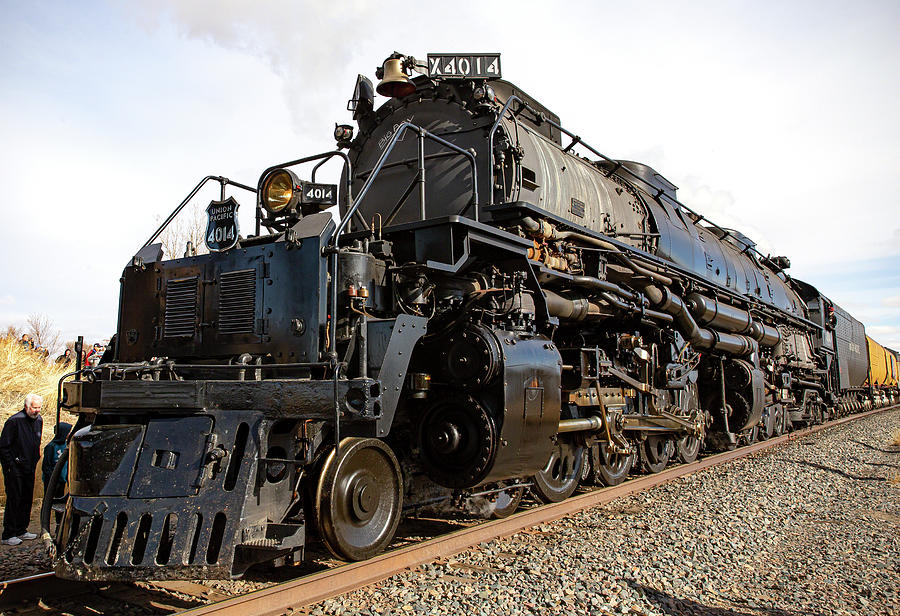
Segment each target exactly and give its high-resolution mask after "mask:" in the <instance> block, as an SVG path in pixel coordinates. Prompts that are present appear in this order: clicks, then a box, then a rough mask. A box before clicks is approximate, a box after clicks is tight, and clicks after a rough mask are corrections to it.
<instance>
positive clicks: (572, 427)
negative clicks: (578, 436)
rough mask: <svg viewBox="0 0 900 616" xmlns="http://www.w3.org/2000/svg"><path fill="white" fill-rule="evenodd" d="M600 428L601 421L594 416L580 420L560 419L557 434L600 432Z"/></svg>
mask: <svg viewBox="0 0 900 616" xmlns="http://www.w3.org/2000/svg"><path fill="white" fill-rule="evenodd" d="M602 428H603V420H602V419H600V418H599V417H597V416H596V415H591V416H590V417H584V418H582V419H561V420H560V421H559V428H557V432H559V433H563V432H583V431H585V430H601V429H602Z"/></svg>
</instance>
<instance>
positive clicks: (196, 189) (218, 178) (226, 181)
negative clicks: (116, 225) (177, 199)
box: [141, 175, 259, 248]
mask: <svg viewBox="0 0 900 616" xmlns="http://www.w3.org/2000/svg"><path fill="white" fill-rule="evenodd" d="M210 180H215V181H217V182H218V183H219V184H220V185H221V187H222V192H221V196H222V201H224V200H225V186H226V185H231V186H236V187H237V188H243V189H244V190H247V191H250V192H252V193H255V192H256V189H254V188H251V187H249V186H247V185H245V184H241V183H240V182H235V181H234V180H229V179H228V178H226V177H223V176H221V175H208V176H206V177H205V178H203V179H202V180H200V182H199V183H198V184H197V185H196V186H194V190H192V191H191V192H190V193H188V196H187V197H185V198H184V200H183V201H182V202H181V203H179V204H178V207H176V208H175V210H174V211H173V212H172V213H171V214H169V217H168V218H166V219H165V220H164V221H163V223H162V224H161V225H160V226H159V228H158V229H157V230H156V232H155V233H154V234H153V235H151V236H150V239H149V240H147V241H146V242H144V245H143V246H141V248H146V247H147V246H149V245H150V244H152V243H153V240H155V239H156V238H158V237H159V236H160V234H161V233H162V232H163V231H165V229H166V227H168V226H169V224H170V223H171V222H172V221H173V220H175V217H176V216H178V214H179V213H180V212H181V210H183V209H184V206H186V205H187V204H188V202H189V201H190V200H191V199H193V198H194V196H195V195H196V194H197V193H198V192H200V189H201V188H203V187H204V186H205V185H206V183H207V182H209V181H210ZM257 227H258V225H257ZM256 233H257V235H259V229H258V228H257V232H256Z"/></svg>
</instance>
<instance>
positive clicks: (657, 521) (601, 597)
mask: <svg viewBox="0 0 900 616" xmlns="http://www.w3.org/2000/svg"><path fill="white" fill-rule="evenodd" d="M898 429H900V410H892V411H887V412H884V413H880V414H877V415H873V416H870V417H867V418H863V419H860V420H857V421H854V422H852V423H849V424H846V425H843V426H839V427H836V428H831V429H828V430H826V431H824V432H820V433H817V434H814V435H811V436H807V437H804V438H802V439H799V440H797V441H794V442H791V443H789V444H787V445H783V446H780V447H777V448H775V449H774V450H769V451H766V452H762V453H759V454H756V455H754V456H751V457H750V458H745V459H741V460H737V461H734V462H730V463H727V464H725V465H722V466H719V467H715V468H712V469H709V470H706V471H702V472H699V473H695V474H694V475H691V476H688V477H683V478H681V479H678V480H675V481H673V482H671V483H669V484H666V485H663V486H660V487H657V488H653V489H651V490H648V491H646V492H643V493H640V494H635V495H632V496H628V497H624V498H621V499H618V500H615V501H613V502H612V503H610V504H608V505H605V506H601V507H595V508H593V509H590V510H587V511H583V512H580V513H578V514H574V515H571V516H568V517H566V518H563V519H561V520H558V521H556V522H553V523H549V524H544V525H541V526H539V527H536V528H532V529H529V530H527V531H523V532H521V533H518V534H516V535H513V536H511V537H508V538H505V539H501V540H497V541H493V542H490V543H485V544H481V545H479V546H476V547H474V548H471V549H469V550H467V551H466V552H464V553H461V554H459V555H457V556H455V557H453V558H452V559H449V560H445V561H439V562H436V563H433V564H429V565H425V566H423V567H419V568H417V569H415V570H413V571H408V572H405V573H403V574H400V575H397V576H394V577H393V578H391V579H389V580H387V581H385V582H383V583H380V584H377V585H373V586H370V587H368V588H365V589H362V590H360V591H357V592H355V593H351V594H349V595H345V596H342V597H339V598H336V599H333V600H329V601H325V602H323V603H321V604H318V605H315V606H310V607H308V608H301V609H298V610H296V611H294V612H293V613H294V614H297V613H307V614H315V615H316V616H319V615H323V616H324V615H325V614H356V613H359V614H364V615H369V616H374V615H381V614H465V615H467V616H480V615H493V614H497V615H501V614H523V615H524V614H616V615H618V614H647V615H663V614H665V615H674V614H690V615H700V616H740V615H751V614H752V615H760V616H788V615H790V616H794V615H797V616H800V615H803V616H806V615H808V614H809V615H811V614H821V615H832V614H834V615H847V614H854V615H856V614H860V615H863V614H865V615H869V614H878V615H891V614H894V615H898V616H900V594H898V592H900V483H891V482H889V481H887V479H888V478H891V477H896V476H900V446H893V445H891V440H892V432H895V431H897V430H898ZM35 513H37V511H35ZM35 517H36V516H35ZM48 568H49V561H48V559H47V558H46V556H45V555H44V553H43V549H42V548H41V546H40V541H29V542H25V543H23V544H22V545H20V546H15V547H9V546H0V574H2V578H3V579H9V578H13V577H21V576H25V575H31V574H35V573H39V572H42V571H46V570H47V569H48ZM267 585H268V584H266V583H264V582H262V581H261V580H256V581H221V582H218V583H217V584H216V585H215V586H216V587H217V588H219V589H220V590H223V591H226V592H228V594H232V593H241V592H248V591H249V590H253V589H256V588H259V587H262V586H267Z"/></svg>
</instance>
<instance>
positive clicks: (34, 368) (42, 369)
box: [0, 338, 70, 422]
mask: <svg viewBox="0 0 900 616" xmlns="http://www.w3.org/2000/svg"><path fill="white" fill-rule="evenodd" d="M69 370H70V369H67V368H63V367H61V366H59V365H57V364H53V363H49V364H48V363H47V360H45V359H44V358H43V357H41V356H40V355H38V354H36V353H32V352H30V351H27V350H25V349H23V348H22V345H21V344H20V343H19V341H18V340H11V339H9V338H3V339H0V415H2V417H3V419H4V420H5V419H6V418H7V417H9V416H10V415H12V414H13V413H17V412H18V411H21V410H22V403H23V401H24V400H25V395H26V394H29V393H36V394H39V395H40V396H42V397H43V398H44V410H43V413H42V415H43V416H44V421H45V422H46V421H47V420H51V418H52V421H53V422H55V421H56V387H57V383H58V382H59V377H61V376H62V375H63V374H65V373H66V372H68V371H69Z"/></svg>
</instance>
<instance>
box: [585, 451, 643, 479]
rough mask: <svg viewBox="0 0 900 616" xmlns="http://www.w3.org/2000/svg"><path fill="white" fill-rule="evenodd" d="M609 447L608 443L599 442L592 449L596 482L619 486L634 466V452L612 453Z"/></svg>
mask: <svg viewBox="0 0 900 616" xmlns="http://www.w3.org/2000/svg"><path fill="white" fill-rule="evenodd" d="M607 447H608V446H607V444H606V443H597V444H596V445H594V448H593V449H592V450H591V453H592V455H591V465H592V466H593V467H594V473H593V475H594V478H595V483H602V484H603V485H605V486H617V485H619V484H620V483H622V482H623V481H625V480H626V479H627V478H628V473H630V472H631V467H632V466H634V454H630V453H610V452H609V451H608V450H607Z"/></svg>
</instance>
